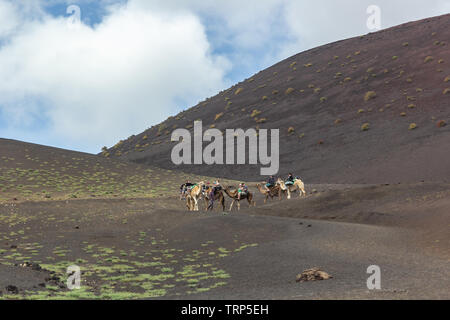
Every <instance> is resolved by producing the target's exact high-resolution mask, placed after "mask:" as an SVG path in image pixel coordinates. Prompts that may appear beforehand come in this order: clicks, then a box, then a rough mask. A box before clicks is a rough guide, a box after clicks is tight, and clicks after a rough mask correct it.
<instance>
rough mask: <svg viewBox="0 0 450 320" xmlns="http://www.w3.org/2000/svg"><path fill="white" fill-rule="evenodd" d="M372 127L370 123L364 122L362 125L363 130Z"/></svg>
mask: <svg viewBox="0 0 450 320" xmlns="http://www.w3.org/2000/svg"><path fill="white" fill-rule="evenodd" d="M369 129H370V124H369V123H364V124H363V125H362V126H361V131H368V130H369Z"/></svg>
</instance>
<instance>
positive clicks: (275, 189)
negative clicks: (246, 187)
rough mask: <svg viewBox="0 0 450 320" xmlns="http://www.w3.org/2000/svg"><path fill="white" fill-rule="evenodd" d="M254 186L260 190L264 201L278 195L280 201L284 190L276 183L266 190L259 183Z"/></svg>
mask: <svg viewBox="0 0 450 320" xmlns="http://www.w3.org/2000/svg"><path fill="white" fill-rule="evenodd" d="M256 187H257V188H258V190H259V192H261V193H262V194H263V195H264V196H265V197H266V198H265V199H264V203H267V199H269V197H270V199H273V197H276V196H278V199H279V200H280V201H281V193H282V192H285V191H283V190H282V189H281V187H280V186H279V185H276V186H274V187H272V188H270V191H268V190H267V189H266V188H264V187H262V186H261V184H259V183H258V184H257V185H256Z"/></svg>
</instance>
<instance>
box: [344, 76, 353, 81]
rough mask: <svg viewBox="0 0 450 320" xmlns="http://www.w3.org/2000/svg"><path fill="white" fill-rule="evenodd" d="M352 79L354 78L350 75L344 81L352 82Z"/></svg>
mask: <svg viewBox="0 0 450 320" xmlns="http://www.w3.org/2000/svg"><path fill="white" fill-rule="evenodd" d="M350 81H352V78H350V77H347V78H345V79H344V82H350Z"/></svg>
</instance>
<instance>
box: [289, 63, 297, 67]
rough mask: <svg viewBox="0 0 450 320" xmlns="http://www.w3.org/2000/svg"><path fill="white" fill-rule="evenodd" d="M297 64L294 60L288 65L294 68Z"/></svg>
mask: <svg viewBox="0 0 450 320" xmlns="http://www.w3.org/2000/svg"><path fill="white" fill-rule="evenodd" d="M296 65H297V61H294V62H292V63H291V65H290V66H289V67H291V68H294V67H295V66H296Z"/></svg>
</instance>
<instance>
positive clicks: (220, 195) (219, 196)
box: [203, 187, 225, 211]
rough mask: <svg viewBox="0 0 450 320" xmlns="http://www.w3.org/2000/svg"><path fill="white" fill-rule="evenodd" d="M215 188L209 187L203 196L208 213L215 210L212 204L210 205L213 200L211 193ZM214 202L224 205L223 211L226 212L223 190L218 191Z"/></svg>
mask: <svg viewBox="0 0 450 320" xmlns="http://www.w3.org/2000/svg"><path fill="white" fill-rule="evenodd" d="M212 188H213V187H209V188H207V189H206V191H205V192H204V193H203V196H204V198H205V204H206V207H205V211H208V210H209V209H211V210H213V209H214V208H213V207H212V204H210V203H209V201H210V200H211V199H210V198H209V197H210V193H211V191H212ZM214 201H219V203H220V204H221V205H222V210H223V211H225V197H224V196H223V192H222V190H220V191H217V192H216V193H215V194H214Z"/></svg>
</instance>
